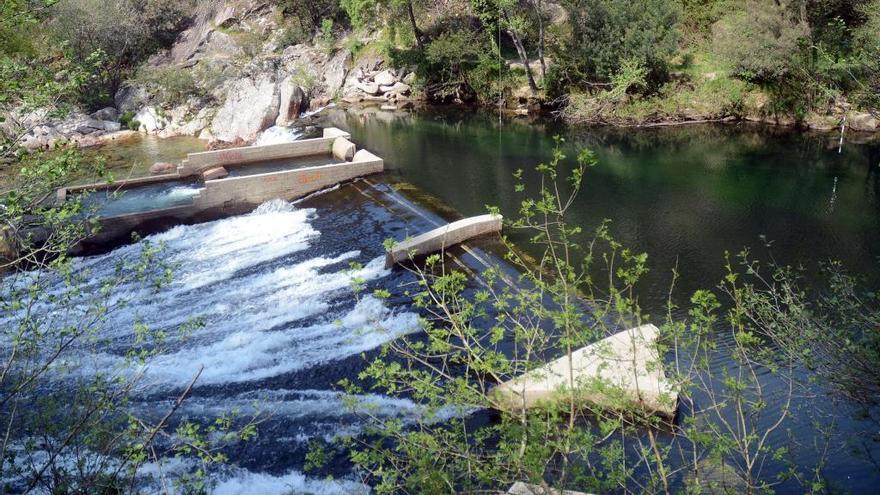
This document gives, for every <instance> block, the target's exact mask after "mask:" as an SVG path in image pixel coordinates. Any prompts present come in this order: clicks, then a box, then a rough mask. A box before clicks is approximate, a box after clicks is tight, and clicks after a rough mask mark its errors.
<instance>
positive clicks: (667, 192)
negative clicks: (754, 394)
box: [58, 108, 880, 493]
mask: <svg viewBox="0 0 880 495" xmlns="http://www.w3.org/2000/svg"><path fill="white" fill-rule="evenodd" d="M321 123H322V124H323V125H326V126H330V125H333V126H337V127H340V128H342V129H345V130H348V131H350V132H351V133H352V140H353V141H354V142H356V143H357V144H358V146H359V147H364V148H367V149H369V150H370V151H372V152H374V153H376V154H377V155H379V156H382V157H383V158H384V159H385V163H386V170H387V172H386V173H385V174H384V177H377V178H371V179H370V181H369V182H364V181H359V182H356V183H355V184H353V185H349V186H344V187H342V188H339V189H336V190H332V191H329V192H327V193H325V194H322V195H318V196H316V197H312V198H309V199H307V200H305V201H302V202H299V203H297V204H294V205H291V204H288V203H284V202H280V201H272V202H269V203H266V204H264V205H262V206H260V207H259V208H258V209H257V210H256V211H254V212H252V213H249V214H245V215H241V216H236V217H232V218H227V219H222V220H215V221H211V222H206V223H201V224H197V225H189V226H178V227H175V228H172V229H170V230H168V231H166V232H162V233H159V234H155V235H153V236H151V240H153V241H162V242H163V243H164V244H165V245H166V249H167V251H166V254H165V256H166V257H167V259H168V260H169V261H172V262H175V263H176V264H177V265H178V270H177V272H176V273H175V277H174V281H173V282H172V283H171V285H170V286H169V287H168V289H167V290H164V291H161V292H159V293H145V292H142V289H140V288H138V287H128V288H126V291H127V292H126V294H125V296H126V297H130V298H132V299H133V300H137V301H138V304H136V305H134V306H133V307H131V308H130V309H128V310H125V311H121V312H118V313H114V314H113V315H111V316H110V320H109V321H108V324H107V325H106V328H107V331H106V332H107V335H106V337H107V339H108V345H107V346H106V347H105V348H104V349H103V350H101V351H100V352H94V351H93V350H88V351H87V350H83V354H82V356H81V357H82V359H83V362H84V363H87V364H84V366H85V368H84V369H91V368H90V367H95V369H100V368H101V367H112V366H116V365H119V364H120V363H121V362H122V361H123V359H124V358H123V356H124V354H125V350H126V348H127V345H128V344H129V343H130V341H131V333H130V330H128V329H129V328H130V327H131V326H132V324H133V323H134V322H136V321H137V322H142V323H145V324H148V325H150V326H151V327H153V328H156V329H162V330H167V331H168V333H169V335H173V330H174V329H175V328H176V327H178V326H179V325H180V324H181V323H183V322H184V321H186V319H187V318H188V317H190V316H203V317H204V318H205V322H206V325H205V328H204V329H203V330H201V331H199V332H197V333H196V334H195V335H194V336H193V337H192V338H189V339H186V340H183V339H181V340H179V341H176V340H173V339H172V341H171V344H170V346H169V348H168V350H167V351H164V352H163V353H161V354H160V355H159V356H156V357H155V358H151V360H150V362H149V363H148V365H147V373H146V375H145V381H144V384H143V387H142V389H141V390H140V391H139V395H138V397H137V400H136V403H135V405H134V407H135V408H136V409H137V410H139V411H141V412H142V413H143V414H146V415H158V414H161V412H162V411H164V410H165V409H166V408H167V407H168V406H169V405H170V404H171V402H172V401H173V399H174V398H176V397H177V395H178V394H179V392H180V389H181V387H182V386H183V385H184V384H185V383H186V382H187V381H188V379H189V378H190V377H191V376H192V375H193V374H194V373H195V371H196V370H197V369H198V366H199V365H204V366H205V370H204V372H203V373H202V376H201V378H200V380H199V382H198V384H197V386H196V387H195V388H194V390H193V394H192V397H191V398H190V400H189V401H187V402H186V403H185V404H186V405H185V406H184V408H183V409H182V411H181V417H182V418H190V419H199V420H205V421H211V420H213V419H215V418H217V417H219V416H221V415H222V414H224V413H226V412H228V411H229V410H230V409H237V410H239V411H240V412H243V413H245V414H246V413H249V412H253V411H256V410H260V411H263V412H264V413H266V414H267V415H266V419H265V421H264V422H263V423H262V424H261V425H260V428H259V435H258V437H257V438H256V439H255V440H253V441H251V442H247V443H245V444H240V445H236V446H233V447H231V448H230V449H229V453H230V455H231V460H232V463H233V464H234V465H235V466H234V467H230V468H228V469H224V470H222V471H221V472H218V473H216V474H215V476H216V478H215V480H216V481H217V483H218V485H217V493H245V492H252V493H285V492H289V491H293V492H294V493H358V492H363V491H364V490H365V489H364V488H363V487H362V486H361V485H359V484H358V482H357V477H356V475H355V474H354V473H352V472H351V471H350V467H349V466H348V464H347V462H346V460H345V456H344V454H342V453H339V454H338V455H336V456H335V457H333V459H332V462H331V463H330V466H329V467H328V468H326V469H325V470H324V471H322V472H318V473H313V474H310V475H305V474H303V473H304V463H305V453H306V451H307V449H308V446H309V444H310V443H311V442H312V441H313V440H315V439H321V440H331V439H332V438H333V437H334V436H336V435H338V434H348V433H353V434H357V433H358V431H359V430H360V429H361V428H362V427H363V425H362V423H361V420H360V419H359V418H358V417H356V416H354V415H351V414H349V413H347V412H346V410H345V408H344V407H342V398H341V396H340V394H339V393H338V391H337V387H336V383H337V382H338V380H339V379H341V378H351V377H353V376H355V375H356V371H357V370H358V369H360V368H361V367H362V366H363V365H364V358H363V357H362V356H361V354H362V353H366V355H367V357H368V358H369V357H370V356H372V355H374V353H375V352H376V351H377V348H378V347H379V346H380V345H381V344H382V343H383V342H387V341H388V340H390V339H393V338H395V337H398V336H400V335H405V334H408V333H411V332H416V331H417V330H418V326H417V323H416V317H417V314H416V311H415V310H414V309H413V308H411V307H410V305H409V304H408V301H407V298H406V297H405V296H404V294H403V292H404V289H403V288H402V285H403V284H405V283H408V282H411V281H412V277H411V275H410V274H408V273H407V272H405V271H402V270H387V269H385V268H384V267H383V264H382V262H383V258H382V254H383V248H382V241H383V240H385V239H386V238H389V237H393V238H398V239H400V238H403V237H405V236H406V235H408V234H412V233H415V232H419V231H422V230H425V229H427V228H429V227H432V226H433V225H434V224H435V223H436V222H438V221H439V218H438V217H437V215H436V214H434V213H431V212H429V211H428V210H434V211H435V212H439V214H440V215H443V216H446V217H451V216H454V215H465V216H466V215H473V214H479V213H484V212H485V208H486V205H496V206H499V207H500V208H501V210H502V212H503V213H504V214H505V215H506V216H508V217H515V216H516V212H517V209H518V205H519V201H520V199H521V197H520V196H519V195H517V194H516V193H514V180H513V172H514V171H515V170H516V169H518V168H524V169H528V168H532V167H534V165H535V164H537V163H539V162H541V161H546V160H548V159H549V157H550V154H551V150H552V148H553V143H554V141H553V136H554V135H561V136H563V137H564V138H565V144H564V148H565V150H566V152H567V153H568V154H569V156H575V155H576V151H577V149H579V148H580V147H583V146H587V147H590V148H591V149H593V150H594V151H595V153H596V157H597V159H598V162H599V164H598V165H597V166H596V167H594V168H592V169H590V170H589V171H588V173H587V175H586V188H585V190H584V191H583V192H582V193H581V195H580V196H579V197H578V200H577V202H576V203H575V205H574V209H573V210H572V216H571V221H572V222H573V223H576V224H579V225H582V226H584V227H585V228H588V227H591V226H595V225H597V224H598V223H599V222H600V221H601V220H602V219H605V218H609V219H611V220H612V221H613V223H612V228H611V231H612V233H613V234H614V236H615V237H616V238H617V239H618V240H619V241H621V242H622V243H624V244H625V245H627V246H630V247H632V248H635V249H637V250H642V251H646V252H648V253H649V256H650V258H649V259H650V266H651V269H652V270H651V272H650V273H649V274H648V276H647V279H646V280H645V282H646V283H645V285H644V286H643V292H642V294H641V300H642V303H643V305H644V306H645V307H646V309H647V310H648V312H649V313H651V314H658V315H659V314H662V313H663V311H664V309H663V308H664V304H665V301H666V297H667V292H668V287H669V283H670V277H671V275H670V273H671V269H672V268H673V267H674V266H678V269H679V272H680V273H681V275H682V279H681V281H680V282H679V284H678V285H677V289H676V293H675V295H676V297H684V296H686V295H687V294H689V293H691V292H692V291H693V290H695V289H698V288H712V287H714V286H715V285H716V284H717V283H718V281H719V280H720V277H721V276H722V273H723V269H722V263H723V255H724V252H725V250H732V251H737V250H739V249H741V248H743V247H745V246H751V247H753V248H755V250H756V252H760V253H765V252H766V250H765V248H764V246H765V245H766V244H767V243H768V242H769V241H772V245H771V246H772V247H771V250H772V253H773V256H774V257H775V259H777V260H780V261H783V262H787V263H804V264H806V265H807V266H810V267H814V266H815V265H816V264H817V263H818V262H819V261H822V260H825V259H829V258H834V259H841V260H842V261H844V262H845V263H846V264H847V266H849V267H850V269H851V270H853V271H854V272H856V273H861V274H863V275H865V276H866V277H867V278H868V281H869V283H872V284H876V283H877V281H878V278H880V270H878V265H877V261H878V258H877V256H880V228H878V227H880V178H878V177H880V168H878V167H880V144H877V143H876V142H875V143H874V144H856V143H853V142H850V141H847V142H845V144H844V146H843V149H842V152H840V153H838V149H837V138H836V137H835V136H831V135H827V134H801V133H795V132H790V131H786V130H781V129H774V128H767V127H761V126H754V125H746V124H743V125H723V126H713V125H699V126H688V127H676V128H658V129H611V128H577V129H571V128H566V127H564V126H562V125H559V124H557V123H551V122H545V121H540V120H538V121H534V122H531V123H528V122H526V121H524V120H521V119H512V118H508V117H504V118H501V119H499V118H498V117H497V116H495V115H492V114H485V113H472V112H462V111H457V110H456V111H451V110H450V111H444V110H432V111H418V112H415V113H404V112H387V111H379V110H377V109H358V110H346V109H340V108H333V109H327V110H325V111H324V112H323V113H322V116H321ZM145 142H147V143H149V147H148V148H147V149H148V150H152V154H151V153H146V154H145V155H144V156H145V158H143V159H142V160H141V161H142V162H144V163H147V162H149V161H150V160H151V159H152V157H154V156H156V157H158V156H160V157H162V159H168V160H172V159H175V158H177V157H178V156H177V155H180V154H182V153H184V152H186V151H192V148H194V147H197V146H199V145H198V144H197V143H193V142H192V141H188V140H178V141H171V142H169V144H173V146H172V147H170V148H169V149H167V150H163V149H162V146H163V142H162V141H156V142H153V141H145ZM126 146H129V147H130V148H129V149H128V150H131V149H133V150H143V149H144V148H143V147H139V145H138V144H137V143H133V144H127V145H126ZM128 150H119V149H117V150H116V151H117V152H118V153H119V157H121V158H119V157H117V159H116V162H120V160H121V161H122V162H124V161H125V160H126V156H127V152H128ZM138 152H140V151H138ZM117 166H120V165H117ZM143 168H144V167H143V165H140V166H139V168H138V170H140V171H142V169H143ZM387 183H392V184H396V185H397V186H403V185H404V184H410V185H412V186H414V188H415V189H412V188H407V187H398V188H399V189H402V190H410V191H413V190H415V191H416V192H417V194H415V195H414V196H417V197H419V198H421V199H422V200H423V199H424V198H425V197H431V198H433V199H432V200H431V201H430V202H428V203H423V204H422V205H421V206H414V205H410V204H408V203H407V202H405V201H403V202H388V201H386V198H389V197H393V196H395V195H396V193H395V192H394V191H393V190H392V189H391V188H390V187H389V186H387V185H386V184H387ZM439 204H442V205H443V208H440V209H438V208H437V206H438V205H439ZM523 247H525V248H526V249H528V246H526V245H525V244H523ZM134 253H135V250H134V248H133V247H132V246H123V247H120V248H117V249H115V250H113V251H111V252H109V253H104V254H99V255H96V256H90V257H85V258H82V259H79V260H78V261H77V263H78V266H80V267H81V268H82V269H87V270H92V271H93V272H94V277H95V279H98V278H100V276H101V273H102V271H106V270H112V269H113V268H112V267H113V266H115V264H116V262H118V261H119V260H121V259H126V258H127V257H131V256H134ZM761 255H763V254H761ZM486 257H487V258H488V259H490V260H491V259H494V260H495V261H498V258H496V257H493V256H492V255H491V254H486ZM351 262H358V263H359V264H360V265H361V268H359V269H357V271H356V275H357V276H358V277H361V278H363V279H364V280H365V281H366V283H367V285H368V288H370V289H372V288H380V287H381V288H385V289H388V290H390V291H391V292H392V297H391V298H390V299H388V300H378V299H375V298H372V297H371V296H364V297H361V298H360V299H359V300H357V299H356V298H355V297H354V294H353V293H352V292H351V290H350V280H351V273H350V268H349V266H350V263H351ZM373 321H380V322H382V324H381V325H380V326H381V327H382V328H383V331H382V332H371V331H365V330H364V327H369V322H373ZM724 365H725V363H718V366H724ZM63 385H64V384H63V383H59V384H58V386H63ZM818 393H819V394H824V395H820V396H818V397H817V398H815V399H810V400H819V401H822V402H827V404H826V405H827V407H828V409H827V411H826V412H827V413H828V414H829V415H831V414H833V415H836V416H838V419H839V421H840V423H839V424H838V430H837V433H836V434H835V435H836V436H835V439H834V440H835V442H836V443H835V445H836V448H835V450H834V451H833V455H832V456H830V458H829V459H828V464H827V465H826V466H825V471H824V473H823V474H825V475H826V476H828V479H829V480H830V481H831V482H832V483H833V484H834V486H840V487H842V488H845V489H846V490H847V491H849V492H850V493H873V491H874V490H873V489H874V488H875V487H876V485H877V483H878V482H880V470H878V468H877V466H876V464H874V463H873V461H872V460H871V456H874V458H877V457H880V438H878V437H877V432H876V424H872V423H870V422H865V421H862V420H860V419H858V418H856V417H855V413H856V412H857V409H856V408H855V407H853V406H852V405H851V404H847V403H845V402H843V403H841V402H838V401H825V400H824V397H825V396H826V395H829V394H831V391H826V390H819V391H818ZM364 400H367V401H369V402H371V403H374V404H375V405H377V407H378V408H377V411H378V414H380V415H385V416H394V417H401V418H402V419H404V421H406V420H407V419H412V418H414V417H415V416H416V415H418V414H419V408H418V406H417V405H416V404H414V403H412V402H411V401H408V400H405V399H398V398H389V397H383V396H379V395H370V396H365V397H364ZM809 405H810V404H809V403H804V404H799V407H807V406H809ZM476 414H484V413H481V412H477V413H476ZM487 417H488V416H487ZM872 428H873V429H872ZM792 431H793V432H794V434H795V435H796V436H798V437H799V438H800V439H801V440H803V441H804V442H805V443H806V442H808V441H809V440H810V439H812V438H814V437H815V436H817V432H816V431H814V429H813V426H812V425H810V424H809V423H807V422H805V421H799V420H797V418H796V419H795V421H793V423H792ZM780 440H782V439H780ZM813 461H815V453H814V452H813V453H811V452H809V451H807V452H806V453H802V454H799V457H797V458H796V462H797V463H798V465H799V466H800V467H801V468H809V467H811V465H812V464H811V463H812V462H813ZM185 468H186V466H185V465H184V466H181V469H185ZM328 474H330V475H333V476H334V477H335V478H336V480H335V481H327V480H325V479H323V478H324V476H325V475H328ZM780 488H781V491H782V492H788V493H798V492H799V490H800V488H799V487H798V486H797V485H793V484H786V485H783V486H781V487H780Z"/></svg>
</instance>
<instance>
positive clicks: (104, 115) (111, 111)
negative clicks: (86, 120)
mask: <svg viewBox="0 0 880 495" xmlns="http://www.w3.org/2000/svg"><path fill="white" fill-rule="evenodd" d="M89 117H91V118H93V119H95V120H118V119H119V111H117V110H116V109H115V108H113V107H106V108H102V109H100V110H98V111H97V112H95V113H93V114H91V115H89Z"/></svg>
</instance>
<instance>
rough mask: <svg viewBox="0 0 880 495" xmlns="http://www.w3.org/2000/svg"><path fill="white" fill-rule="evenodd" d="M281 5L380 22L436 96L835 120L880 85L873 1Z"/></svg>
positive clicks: (652, 115)
mask: <svg viewBox="0 0 880 495" xmlns="http://www.w3.org/2000/svg"><path fill="white" fill-rule="evenodd" d="M286 5H288V6H289V7H287V8H288V9H290V11H296V12H303V11H309V12H310V13H311V17H313V18H314V17H315V16H316V15H327V16H330V17H332V18H333V19H334V22H335V23H336V25H343V26H344V25H345V23H346V22H347V23H348V24H349V25H350V26H351V27H352V29H354V30H355V32H358V31H363V30H368V29H381V32H382V38H381V39H380V40H379V41H378V42H379V43H382V44H383V46H384V49H385V50H387V51H388V53H389V55H390V56H391V59H392V60H393V62H394V64H395V65H398V66H400V67H407V68H413V67H415V68H416V70H417V73H418V74H419V76H420V81H421V83H422V85H423V87H424V88H425V90H426V91H427V96H428V97H429V98H431V99H433V100H436V101H443V102H447V101H477V102H481V103H485V104H498V103H499V102H501V101H503V102H507V103H508V104H511V103H513V104H514V105H516V104H519V103H525V102H527V101H529V100H532V101H534V100H539V101H542V102H543V103H545V104H547V105H550V106H553V107H558V108H561V109H562V110H563V112H562V115H564V116H565V117H566V118H567V119H569V120H571V121H574V122H607V123H624V124H640V123H646V122H652V121H675V120H702V119H720V118H724V117H741V118H744V117H748V118H753V119H756V120H772V121H776V122H798V123H804V124H808V125H812V126H814V127H822V128H831V127H834V126H836V125H837V124H838V123H839V122H838V121H839V120H841V119H842V117H843V116H844V115H846V114H847V113H849V112H852V111H858V112H861V113H867V114H871V113H872V112H876V108H877V106H878V95H880V71H878V69H880V67H878V65H877V60H880V51H878V50H880V49H878V46H880V40H878V38H880V34H878V29H877V27H878V22H880V20H878V19H880V4H878V2H876V1H873V0H858V1H853V2H850V1H846V2H843V1H836V0H816V1H812V0H786V1H778V2H760V1H757V0H748V1H728V0H679V1H677V2H667V1H659V0H639V1H635V2H630V1H617V0H565V1H562V2H542V1H537V0H530V1H513V0H473V1H453V2H445V3H444V4H442V5H441V4H432V3H429V2H418V1H409V0H406V1H403V0H401V1H379V0H345V1H342V2H340V8H333V6H331V5H328V4H327V2H324V3H321V4H320V5H319V6H316V7H314V8H312V9H309V8H307V7H306V6H305V5H303V4H302V2H297V1H296V0H288V2H287V4H286ZM297 9H298V10H297ZM306 17H308V16H306ZM328 18H329V17H328ZM862 118H867V117H862ZM875 118H876V115H875Z"/></svg>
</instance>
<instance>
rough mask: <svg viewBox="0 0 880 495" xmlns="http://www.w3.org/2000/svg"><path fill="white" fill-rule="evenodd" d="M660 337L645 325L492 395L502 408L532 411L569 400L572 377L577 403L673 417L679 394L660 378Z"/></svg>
mask: <svg viewBox="0 0 880 495" xmlns="http://www.w3.org/2000/svg"><path fill="white" fill-rule="evenodd" d="M659 333H660V331H659V330H658V329H657V327H655V326H654V325H650V324H648V325H642V326H640V327H636V328H631V329H629V330H625V331H623V332H620V333H617V334H615V335H612V336H610V337H608V338H605V339H603V340H600V341H599V342H596V343H594V344H591V345H588V346H586V347H583V348H581V349H578V350H576V351H574V353H573V354H572V356H571V362H572V364H571V366H569V360H568V357H567V356H563V357H562V358H560V359H557V360H556V361H553V362H550V363H548V364H547V365H545V366H543V367H541V368H538V369H536V370H533V371H531V372H529V373H526V374H525V375H522V376H519V377H517V378H514V379H512V380H510V381H507V382H505V383H502V384H500V385H498V386H497V387H496V388H495V392H494V393H495V394H497V395H496V397H498V398H499V399H500V400H501V402H502V403H503V404H504V407H507V408H510V409H514V410H515V409H521V408H523V407H526V408H531V407H535V406H537V405H539V404H541V403H547V402H552V401H555V400H559V399H561V398H563V397H565V398H568V397H569V395H568V394H569V390H570V387H569V385H570V375H571V374H572V373H573V375H574V384H575V389H576V390H575V392H574V393H575V396H576V397H577V399H578V401H579V402H583V403H592V404H595V405H599V406H602V407H608V408H611V409H620V408H623V407H638V408H640V409H642V410H643V411H644V412H646V413H648V414H660V415H663V416H667V417H674V416H675V411H676V408H677V405H678V392H677V391H676V390H675V389H674V387H673V386H672V385H671V384H670V383H669V382H668V381H667V380H666V376H665V374H664V373H663V367H662V361H661V360H660V356H659V353H658V352H657V348H656V345H655V344H656V341H657V338H658V336H659Z"/></svg>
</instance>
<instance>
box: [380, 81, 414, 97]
mask: <svg viewBox="0 0 880 495" xmlns="http://www.w3.org/2000/svg"><path fill="white" fill-rule="evenodd" d="M379 90H380V91H382V92H383V93H397V94H401V95H406V94H409V92H410V87H409V85H408V84H404V83H402V82H396V83H394V84H392V85H390V86H379Z"/></svg>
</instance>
